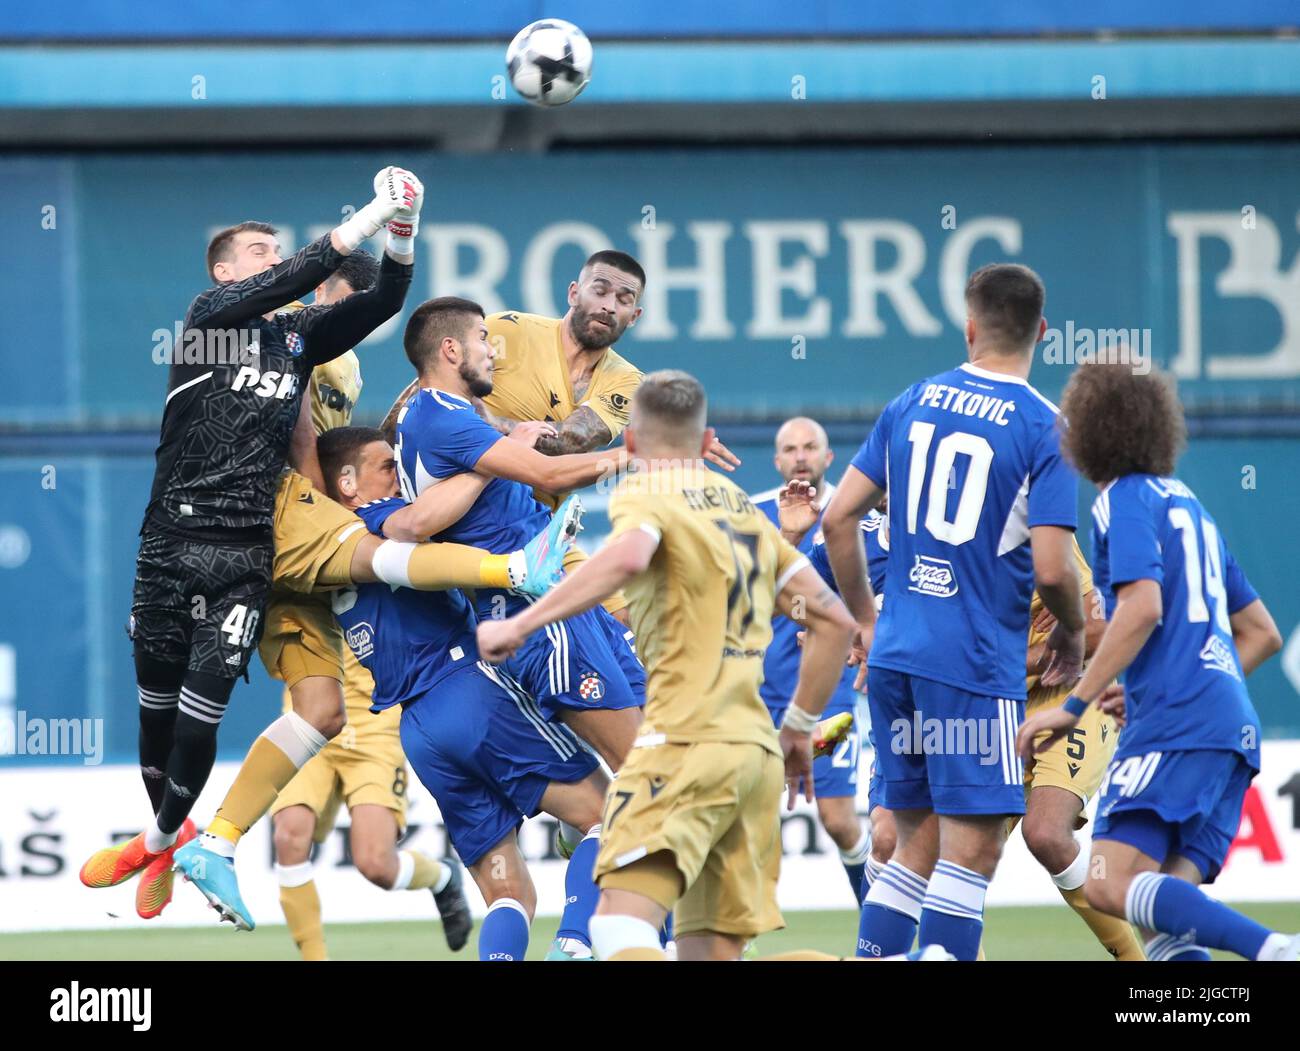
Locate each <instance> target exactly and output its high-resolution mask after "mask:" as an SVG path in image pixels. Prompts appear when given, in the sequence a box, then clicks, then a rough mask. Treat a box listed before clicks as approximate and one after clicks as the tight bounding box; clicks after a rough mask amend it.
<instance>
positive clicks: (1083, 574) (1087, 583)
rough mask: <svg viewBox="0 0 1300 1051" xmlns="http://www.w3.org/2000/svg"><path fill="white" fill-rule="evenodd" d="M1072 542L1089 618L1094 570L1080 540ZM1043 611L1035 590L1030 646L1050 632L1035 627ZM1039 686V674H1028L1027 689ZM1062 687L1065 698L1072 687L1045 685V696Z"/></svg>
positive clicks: (1085, 614) (1056, 691)
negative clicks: (1035, 622)
mask: <svg viewBox="0 0 1300 1051" xmlns="http://www.w3.org/2000/svg"><path fill="white" fill-rule="evenodd" d="M1070 543H1071V544H1072V545H1073V546H1074V558H1075V561H1076V562H1077V563H1078V565H1079V590H1080V591H1081V592H1082V593H1083V615H1084V617H1085V618H1087V617H1090V616H1092V602H1093V600H1092V599H1090V598H1089V597H1088V595H1089V594H1090V593H1091V592H1092V590H1093V583H1092V570H1091V569H1090V568H1089V566H1088V560H1087V559H1086V558H1084V557H1083V549H1082V548H1081V547H1079V541H1078V540H1073V539H1072V540H1071V541H1070ZM1042 611H1043V600H1042V599H1041V598H1040V597H1039V595H1038V592H1037V591H1035V592H1034V597H1033V599H1032V600H1031V601H1030V603H1029V625H1030V627H1029V645H1030V647H1034V646H1037V645H1038V644H1039V643H1040V642H1043V641H1045V640H1046V638H1047V636H1048V635H1049V634H1050V632H1046V631H1035V630H1034V628H1033V623H1034V621H1035V620H1036V619H1037V618H1038V614H1040V613H1041V612H1042ZM1038 688H1039V687H1038V676H1037V675H1030V676H1027V677H1026V679H1025V689H1026V690H1028V691H1029V692H1030V694H1033V693H1034V691H1035V690H1038ZM1062 689H1064V692H1063V693H1061V699H1062V700H1064V699H1065V698H1066V697H1068V696H1069V694H1070V687H1052V688H1051V689H1050V690H1049V689H1048V688H1046V687H1044V688H1043V690H1042V693H1043V695H1044V697H1046V696H1055V695H1056V694H1057V693H1059V692H1060V691H1061V690H1062ZM1041 699H1043V698H1041V697H1039V698H1034V697H1031V698H1030V700H1031V701H1033V700H1041Z"/></svg>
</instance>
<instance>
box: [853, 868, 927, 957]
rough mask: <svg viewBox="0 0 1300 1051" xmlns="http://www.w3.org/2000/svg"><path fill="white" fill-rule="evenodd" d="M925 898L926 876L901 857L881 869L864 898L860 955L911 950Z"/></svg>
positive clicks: (859, 922) (884, 954)
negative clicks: (905, 864)
mask: <svg viewBox="0 0 1300 1051" xmlns="http://www.w3.org/2000/svg"><path fill="white" fill-rule="evenodd" d="M924 900H925V880H923V879H922V878H921V877H920V876H918V875H917V874H916V873H915V872H913V871H912V870H911V869H909V868H906V867H904V866H903V865H901V864H899V863H898V862H897V861H891V862H890V863H889V864H888V865H886V866H885V867H884V868H883V869H881V871H880V875H878V876H877V877H876V879H875V882H873V883H872V884H871V889H870V890H868V891H867V896H866V897H865V898H864V899H863V900H862V914H861V916H860V917H859V919H858V948H857V955H858V956H896V955H898V954H899V953H903V952H907V950H908V949H910V948H911V947H912V941H913V940H914V939H915V938H916V926H917V923H918V921H919V920H920V918H921V904H922V902H923V901H924Z"/></svg>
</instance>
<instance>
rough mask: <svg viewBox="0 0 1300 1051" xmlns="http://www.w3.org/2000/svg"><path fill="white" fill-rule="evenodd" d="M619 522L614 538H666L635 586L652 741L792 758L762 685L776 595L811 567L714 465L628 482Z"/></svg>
mask: <svg viewBox="0 0 1300 1051" xmlns="http://www.w3.org/2000/svg"><path fill="white" fill-rule="evenodd" d="M609 517H610V523H611V527H612V528H611V532H612V535H613V536H619V535H621V534H623V533H627V532H629V531H632V530H636V529H642V530H645V531H646V532H648V533H650V534H651V535H652V536H655V537H657V538H658V540H659V547H658V549H657V550H656V551H655V554H654V557H653V559H651V562H650V566H649V568H648V569H647V570H646V572H644V573H642V574H640V575H639V576H638V577H637V578H636V579H635V580H633V581H632V583H630V584H629V585H628V586H627V588H626V591H627V597H628V607H629V613H630V615H631V619H632V628H633V630H634V631H635V632H636V639H637V653H638V656H639V657H640V658H641V661H642V663H643V664H644V665H645V667H646V674H647V684H646V709H645V721H644V722H643V723H642V727H641V735H642V737H646V736H653V735H658V734H662V735H664V740H666V741H667V742H668V743H672V744H685V743H691V742H695V741H725V742H737V743H739V742H748V743H753V744H758V745H761V746H763V747H764V748H767V749H768V750H770V751H772V752H774V753H776V754H780V753H779V750H778V746H777V737H776V730H775V728H774V727H773V725H772V717H771V715H769V714H768V711H767V708H766V707H765V706H764V704H763V701H762V699H761V698H760V697H759V693H758V688H759V685H760V683H761V682H762V680H763V652H764V651H765V650H766V649H767V645H768V643H769V642H770V641H771V639H772V612H773V609H774V607H775V603H776V595H777V593H778V592H779V591H780V590H781V588H782V587H784V585H785V582H786V581H787V580H788V579H789V578H790V576H791V575H793V574H794V573H795V572H796V571H797V570H798V569H799V568H800V567H801V566H804V565H807V564H808V563H807V559H805V558H804V556H803V555H801V554H799V552H798V551H796V550H795V549H794V548H793V547H792V546H791V545H790V544H789V543H787V542H786V541H785V540H783V539H782V538H781V534H780V533H779V532H777V529H776V527H775V526H773V525H772V523H771V522H770V521H769V520H768V518H767V516H766V515H765V514H763V512H762V511H759V510H758V509H756V508H755V507H754V505H753V503H752V502H751V501H750V499H749V497H748V496H746V495H745V493H744V492H743V491H742V490H741V489H740V488H739V487H738V486H737V485H736V484H735V483H734V482H733V481H731V479H730V478H727V477H726V476H725V475H721V474H717V473H714V472H712V471H710V470H708V469H707V468H705V467H703V466H695V465H689V466H677V467H672V468H664V469H663V470H656V471H644V472H639V473H635V474H630V475H628V476H627V477H625V478H624V479H623V480H622V481H621V482H620V483H619V485H618V488H617V489H616V490H615V492H614V495H613V497H612V498H611V499H610V504H609Z"/></svg>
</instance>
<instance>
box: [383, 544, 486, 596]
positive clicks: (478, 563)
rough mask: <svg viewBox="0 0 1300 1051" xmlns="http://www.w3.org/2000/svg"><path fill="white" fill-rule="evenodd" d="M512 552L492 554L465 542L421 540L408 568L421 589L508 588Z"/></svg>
mask: <svg viewBox="0 0 1300 1051" xmlns="http://www.w3.org/2000/svg"><path fill="white" fill-rule="evenodd" d="M509 563H510V556H509V555H489V554H487V553H486V552H485V551H483V550H482V549H480V548H477V547H466V546H465V545H464V544H420V545H418V546H417V547H416V549H415V550H414V551H413V552H412V553H411V561H410V562H409V563H407V566H406V572H407V575H408V576H409V577H410V578H411V585H412V586H413V587H415V588H418V589H419V590H421V591H445V590H447V589H449V588H484V587H487V588H508V587H509V586H510V571H509V568H508V566H509Z"/></svg>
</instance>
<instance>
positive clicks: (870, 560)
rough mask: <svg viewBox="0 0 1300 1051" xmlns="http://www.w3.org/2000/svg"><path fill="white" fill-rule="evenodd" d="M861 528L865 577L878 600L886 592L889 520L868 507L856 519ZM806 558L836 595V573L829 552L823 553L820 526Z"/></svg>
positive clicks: (824, 544) (823, 539)
mask: <svg viewBox="0 0 1300 1051" xmlns="http://www.w3.org/2000/svg"><path fill="white" fill-rule="evenodd" d="M858 529H859V530H860V531H861V537H862V547H863V549H864V550H865V552H866V556H867V579H868V580H870V581H871V590H872V592H873V593H874V594H875V596H876V601H877V602H879V601H880V599H881V598H883V597H884V594H885V565H886V563H888V561H889V520H888V519H887V518H886V517H885V516H884V515H882V514H881V513H880V512H879V511H868V512H867V513H866V515H865V516H863V519H862V521H860V522H859V523H858ZM808 561H809V562H811V563H812V566H813V568H814V569H815V570H817V572H818V573H820V574H821V576H822V579H823V580H824V581H826V583H828V584H829V585H830V586H831V587H832V588H833V589H834V590H835V593H836V594H837V595H838V594H839V592H840V589H839V588H838V587H836V586H835V575H834V574H833V573H832V572H831V560H830V556H829V555H827V554H826V538H825V537H823V536H822V535H821V532H820V530H819V531H818V533H817V537H816V539H815V540H814V541H813V546H812V549H811V550H810V551H809V552H808Z"/></svg>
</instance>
